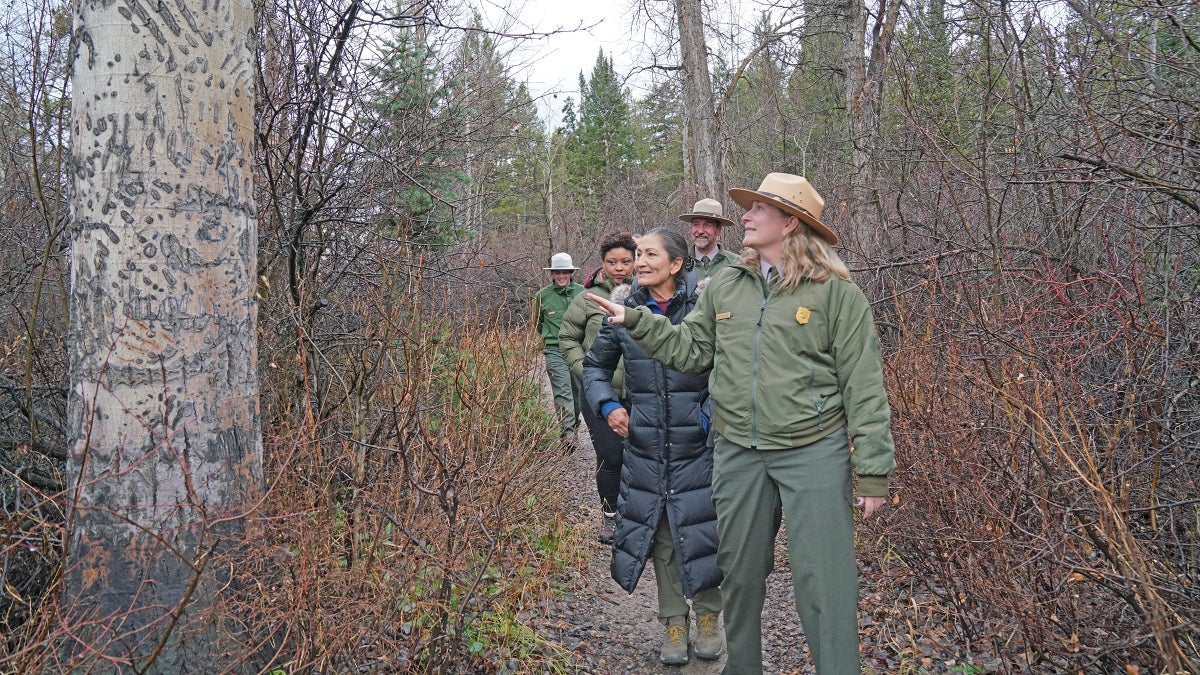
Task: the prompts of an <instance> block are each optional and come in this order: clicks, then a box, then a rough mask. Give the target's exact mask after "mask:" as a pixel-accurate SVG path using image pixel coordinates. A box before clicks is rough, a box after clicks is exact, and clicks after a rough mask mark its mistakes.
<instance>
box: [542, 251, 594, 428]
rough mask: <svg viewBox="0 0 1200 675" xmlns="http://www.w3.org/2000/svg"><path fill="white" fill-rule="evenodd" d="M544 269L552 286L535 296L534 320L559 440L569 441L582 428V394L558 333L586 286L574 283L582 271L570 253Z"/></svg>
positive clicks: (559, 255)
mask: <svg viewBox="0 0 1200 675" xmlns="http://www.w3.org/2000/svg"><path fill="white" fill-rule="evenodd" d="M542 269H544V270H546V271H547V272H549V273H550V279H551V283H550V285H549V286H546V287H545V288H543V289H542V290H540V291H538V292H537V295H535V296H533V319H534V323H535V324H536V325H537V330H538V333H540V334H541V336H542V345H543V347H544V350H545V355H546V374H547V375H549V376H550V389H551V390H552V391H553V392H554V408H555V414H556V417H557V418H558V422H559V427H560V429H561V433H560V434H559V437H560V438H562V439H563V440H564V441H566V440H567V439H568V438H569V437H570V436H571V434H573V433H574V432H575V426H576V425H577V424H579V410H580V394H579V392H578V391H574V389H575V386H574V383H573V381H572V379H571V370H570V369H569V368H568V367H567V362H566V361H565V360H563V355H562V352H561V351H559V349H558V331H559V328H561V327H562V320H563V315H565V314H566V313H567V308H568V307H570V306H571V300H573V299H575V296H577V295H579V294H580V293H582V292H583V286H580V285H579V284H577V283H575V282H574V281H572V279H571V277H572V275H574V274H575V271H576V270H578V269H579V268H578V267H576V266H575V263H574V262H573V261H572V260H571V256H570V255H569V254H567V253H555V254H554V255H552V256H550V266H549V267H544V268H542Z"/></svg>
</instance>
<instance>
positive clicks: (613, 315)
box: [587, 293, 625, 323]
mask: <svg viewBox="0 0 1200 675" xmlns="http://www.w3.org/2000/svg"><path fill="white" fill-rule="evenodd" d="M587 297H588V300H591V301H592V302H594V303H596V304H597V305H599V306H600V311H602V312H604V313H605V314H607V315H608V322H609V323H624V322H625V305H618V304H617V303H615V302H612V301H609V300H605V299H604V298H602V297H600V296H598V295H594V294H592V293H588V294H587Z"/></svg>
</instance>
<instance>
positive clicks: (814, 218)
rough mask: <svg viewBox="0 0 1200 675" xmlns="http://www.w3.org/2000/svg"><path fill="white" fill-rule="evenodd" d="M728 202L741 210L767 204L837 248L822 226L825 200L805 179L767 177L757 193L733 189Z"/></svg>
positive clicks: (786, 175)
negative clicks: (733, 203) (799, 221)
mask: <svg viewBox="0 0 1200 675" xmlns="http://www.w3.org/2000/svg"><path fill="white" fill-rule="evenodd" d="M729 196H730V198H732V199H733V201H735V202H737V205H738V206H740V207H742V208H743V209H747V210H749V209H750V206H751V205H752V204H753V203H754V202H755V201H760V202H766V203H768V204H771V205H773V206H777V207H779V208H781V209H783V210H784V211H786V212H788V213H790V214H792V215H793V216H796V217H797V218H799V219H800V220H802V221H804V222H805V223H806V224H807V225H808V226H809V227H811V228H812V229H813V231H814V232H816V233H817V235H818V236H820V237H821V238H822V239H824V240H825V241H827V242H829V243H830V244H836V243H837V241H838V238H837V235H836V234H834V232H833V230H831V229H829V227H828V226H827V225H825V223H822V222H821V213H823V212H824V211H825V200H824V199H822V198H821V195H820V194H819V193H818V192H817V191H816V190H815V189H814V188H813V186H812V185H810V184H809V182H808V180H807V179H806V178H804V176H796V175H793V174H790V173H769V174H767V177H766V178H764V179H763V182H762V185H759V186H758V189H757V190H746V189H744V188H733V189H732V190H730V191H729Z"/></svg>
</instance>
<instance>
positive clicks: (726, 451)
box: [713, 430, 860, 675]
mask: <svg viewBox="0 0 1200 675" xmlns="http://www.w3.org/2000/svg"><path fill="white" fill-rule="evenodd" d="M851 502H852V496H851V486H850V447H849V441H848V439H847V437H846V432H845V431H844V430H838V431H836V432H834V433H832V434H830V435H829V436H826V437H825V438H823V439H821V440H819V441H817V442H815V443H812V444H810V445H806V446H804V447H801V448H789V449H785V450H752V449H750V448H744V447H742V446H740V445H736V444H734V443H731V442H729V441H727V440H726V439H725V438H723V437H721V436H717V440H716V448H715V451H714V455H713V503H714V504H715V505H716V508H717V532H718V534H719V536H720V544H719V547H718V551H717V564H718V565H720V567H721V569H722V570H724V572H725V581H724V582H723V583H722V584H721V590H722V595H723V597H724V599H725V638H726V641H727V642H728V645H729V660H728V665H727V666H726V668H725V673H727V674H728V675H746V674H748V673H753V674H757V673H761V672H762V671H763V670H762V610H763V603H764V600H765V598H766V579H767V574H768V573H770V571H771V569H772V567H773V565H774V555H775V547H774V541H775V534H776V532H778V530H779V523H780V512H781V510H782V513H783V514H785V515H786V520H787V541H788V557H789V559H790V561H791V566H792V586H793V588H794V590H795V593H796V612H797V613H798V614H799V615H800V622H801V624H802V626H803V628H804V634H805V636H806V637H807V638H808V645H809V648H810V649H811V650H812V655H813V661H814V662H815V663H816V666H817V673H819V675H859V672H860V670H859V652H858V568H857V566H856V565H855V561H854V513H853V508H852V503H851Z"/></svg>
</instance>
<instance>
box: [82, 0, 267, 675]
mask: <svg viewBox="0 0 1200 675" xmlns="http://www.w3.org/2000/svg"><path fill="white" fill-rule="evenodd" d="M75 12H76V14H75V27H74V31H75V35H74V37H75V42H76V45H77V47H76V51H75V54H74V82H73V86H74V91H73V100H72V111H71V124H72V142H71V147H72V153H73V161H74V168H75V176H74V193H73V196H72V200H71V207H72V213H71V219H72V228H73V243H72V250H71V262H72V269H71V290H70V310H71V327H70V333H69V335H68V349H69V352H70V356H71V398H70V404H69V406H70V407H69V414H70V421H71V424H72V428H73V431H74V433H75V439H76V441H75V445H74V448H73V450H72V452H71V456H70V459H69V461H68V475H69V477H70V479H71V481H72V483H71V484H70V486H69V488H68V490H69V491H72V492H71V494H70V498H71V500H72V509H71V521H70V523H69V527H70V529H69V537H70V539H69V542H68V560H69V568H68V573H67V578H66V583H65V595H64V611H65V612H67V615H68V616H69V617H70V622H71V624H70V625H72V626H73V627H74V628H75V629H76V631H77V637H78V638H79V639H81V640H83V641H86V642H88V643H90V645H91V647H92V648H93V649H95V650H98V653H100V654H105V655H107V656H108V657H110V658H119V659H122V660H124V661H126V662H129V663H131V664H133V665H135V667H136V668H137V669H139V670H141V669H143V668H146V669H148V670H149V671H151V672H214V671H216V670H222V669H223V667H224V666H226V665H228V663H229V662H228V660H225V661H222V660H220V659H221V658H222V657H221V656H219V655H220V654H221V651H220V649H219V648H218V646H217V644H216V640H215V638H216V636H217V635H218V634H219V633H220V632H221V631H220V630H219V629H217V628H214V624H212V623H211V622H210V621H209V619H208V618H207V617H206V612H205V610H206V609H207V608H208V607H209V606H210V605H213V604H214V603H216V602H217V601H219V586H220V585H221V579H220V578H219V577H220V574H221V571H222V570H223V569H224V566H223V565H221V564H220V563H218V562H214V560H217V559H219V556H220V555H221V553H222V551H223V549H224V547H228V546H229V545H231V544H233V543H234V542H235V540H236V537H237V535H238V533H239V531H240V529H241V523H242V519H241V517H242V515H243V512H244V509H245V507H246V504H247V499H248V497H250V496H252V494H253V493H254V492H255V490H256V488H257V486H258V485H259V484H260V483H261V478H262V440H261V436H260V432H259V427H258V423H259V412H258V380H257V375H256V371H255V367H256V363H255V362H256V338H257V336H256V331H257V322H256V312H257V305H256V302H255V299H254V279H255V267H256V255H257V228H256V223H255V205H254V200H253V189H252V182H253V175H252V174H253V171H252V170H253V142H254V140H253V139H254V135H253V131H254V91H253V87H254V84H253V82H254V80H253V64H254V48H253V28H254V26H253V23H254V20H253V12H252V7H251V3H250V2H248V1H247V0H224V1H222V0H217V1H216V2H205V3H188V2H164V3H142V2H140V1H139V0H116V1H112V0H77V2H76V5H75ZM68 651H69V652H71V651H74V653H76V654H80V655H85V654H90V653H92V652H91V651H89V650H84V649H81V648H78V647H76V648H73V649H72V648H68Z"/></svg>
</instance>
